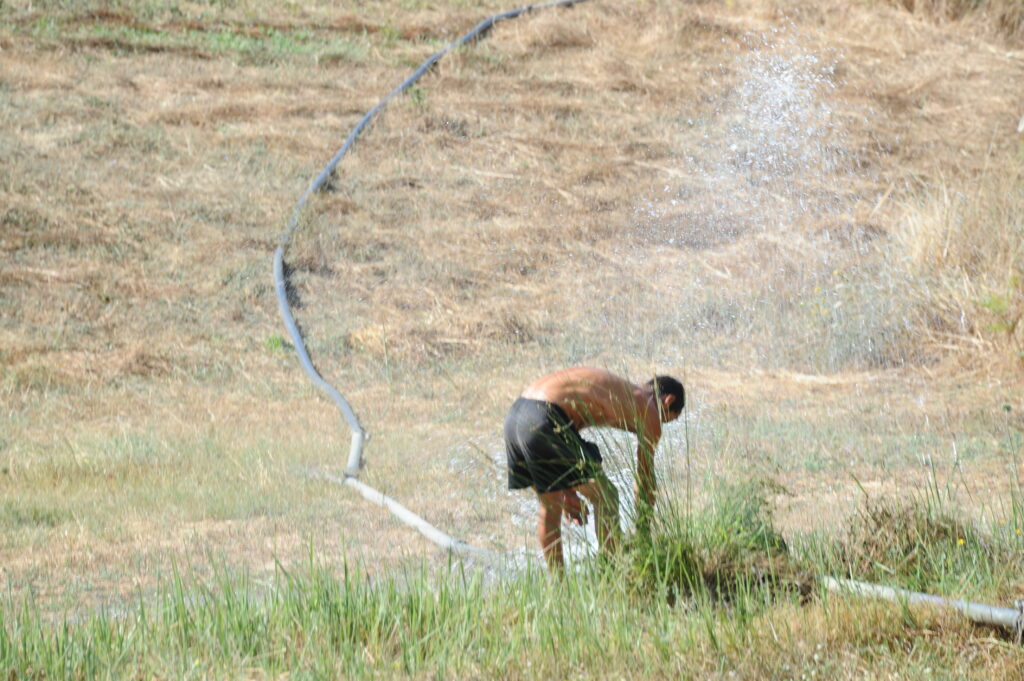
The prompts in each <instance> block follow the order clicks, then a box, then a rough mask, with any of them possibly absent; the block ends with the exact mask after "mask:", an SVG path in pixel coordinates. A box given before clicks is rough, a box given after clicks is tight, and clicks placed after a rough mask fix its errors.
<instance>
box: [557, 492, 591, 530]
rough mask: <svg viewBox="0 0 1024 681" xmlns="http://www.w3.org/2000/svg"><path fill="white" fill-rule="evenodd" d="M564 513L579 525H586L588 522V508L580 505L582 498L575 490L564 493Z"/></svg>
mask: <svg viewBox="0 0 1024 681" xmlns="http://www.w3.org/2000/svg"><path fill="white" fill-rule="evenodd" d="M562 513H563V514H564V515H565V517H566V518H567V519H568V520H570V521H572V522H574V523H576V524H577V525H585V524H586V522H587V507H586V506H584V505H583V504H581V503H580V497H579V495H578V494H576V491H575V490H566V491H565V492H563V493H562Z"/></svg>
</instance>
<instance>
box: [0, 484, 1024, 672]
mask: <svg viewBox="0 0 1024 681" xmlns="http://www.w3.org/2000/svg"><path fill="white" fill-rule="evenodd" d="M764 491H765V488H764V487H763V486H759V485H755V484H747V485H741V486H738V487H731V488H730V487H721V488H720V491H719V493H718V494H716V495H715V496H714V497H713V499H712V502H711V503H710V504H709V505H708V507H707V508H705V509H701V510H699V511H698V512H697V513H696V514H695V515H693V516H692V517H687V516H686V515H685V514H684V513H682V512H681V510H680V509H679V508H676V507H674V506H672V505H671V504H668V505H666V507H665V508H666V509H667V510H663V511H662V512H661V513H660V516H659V518H658V519H657V521H656V522H655V525H654V529H653V532H652V534H651V536H649V537H647V538H645V539H634V540H632V541H631V542H629V543H628V545H627V546H626V547H625V549H624V550H623V551H622V553H621V554H620V555H618V556H616V557H613V558H612V559H611V560H610V561H598V562H586V563H584V564H582V565H581V566H580V568H581V569H579V570H577V571H575V572H570V573H568V574H567V575H565V576H564V577H563V578H560V579H551V578H549V577H548V576H547V575H546V574H544V573H540V572H537V571H536V568H535V567H533V568H526V569H522V570H520V571H514V572H511V573H509V574H507V575H505V576H503V577H499V578H497V580H495V579H493V577H488V575H487V574H485V573H483V572H480V571H478V570H474V569H472V568H471V567H469V568H467V567H465V566H462V565H459V564H458V563H454V564H450V565H449V566H448V567H447V568H446V569H442V570H441V571H440V572H431V571H428V570H426V569H424V568H414V569H410V570H407V571H405V572H403V573H400V574H393V575H390V576H386V577H383V578H378V579H373V580H370V579H368V578H367V577H366V576H365V573H364V572H363V570H362V569H356V568H355V567H354V566H351V567H346V568H345V569H344V571H343V572H342V574H334V573H332V572H331V571H330V570H326V569H324V568H322V567H321V566H319V565H318V564H317V562H316V559H315V557H314V555H315V554H314V551H313V550H312V549H311V550H310V555H309V560H308V563H307V565H306V566H305V568H304V569H301V570H293V571H287V570H285V569H284V568H281V567H279V568H278V570H277V572H276V573H275V574H274V576H273V578H272V579H271V580H269V581H260V580H257V579H254V578H252V577H250V576H247V575H245V574H244V573H243V574H233V573H232V572H231V571H230V570H228V569H226V568H223V567H222V568H220V569H218V570H216V571H215V574H214V575H213V576H211V577H209V578H205V579H203V578H200V577H197V576H189V577H186V576H184V575H183V574H182V573H181V572H179V571H175V573H174V574H173V576H172V577H171V579H169V580H168V581H167V582H165V583H164V584H163V585H162V586H160V587H159V588H158V589H157V591H156V596H155V597H154V596H140V597H139V598H138V600H137V601H136V602H135V603H134V604H133V605H130V606H129V607H128V608H126V609H124V610H118V611H107V612H98V613H95V612H94V613H92V614H87V615H84V616H82V617H79V618H71V619H68V618H64V619H63V620H61V619H57V620H54V619H52V618H51V617H47V616H44V615H43V614H42V613H41V612H40V611H39V610H38V609H37V608H36V606H35V605H34V604H33V602H32V601H31V600H17V599H14V598H12V597H10V596H7V597H6V598H5V600H4V601H3V603H2V607H0V674H3V675H4V676H10V677H11V678H19V679H44V678H94V677H103V678H114V679H117V678H139V677H175V678H204V677H209V676H217V677H222V678H223V677H231V678H234V677H251V676H253V675H255V676H272V677H277V676H280V675H286V676H293V677H303V676H306V675H312V676H315V677H318V678H324V677H337V676H342V677H345V678H381V677H385V678H391V677H406V676H413V677H423V676H428V677H434V678H452V677H463V678H464V677H467V676H468V677H481V678H494V677H499V676H500V677H502V678H536V677H538V676H549V675H550V676H555V677H564V676H573V677H576V678H609V677H618V676H622V675H627V676H628V675H637V676H642V677H643V678H679V676H678V675H681V676H682V678H707V677H708V676H717V675H727V674H728V673H732V674H734V675H737V676H738V677H739V678H758V675H768V676H772V677H779V676H781V677H786V678H788V677H790V676H792V677H795V678H800V675H801V674H803V673H809V672H812V671H813V672H814V673H815V674H820V673H826V672H828V671H832V672H836V673H841V672H844V671H849V670H851V669H853V668H857V669H862V670H865V671H867V672H868V673H871V674H874V673H876V672H881V671H884V670H885V669H886V664H887V662H886V656H884V655H883V656H881V657H879V655H878V652H879V648H878V645H879V644H878V642H884V644H883V646H885V647H889V648H892V649H898V648H899V647H901V646H903V645H907V644H908V643H909V642H910V641H911V640H913V641H915V642H914V643H913V646H914V650H915V654H914V655H913V657H912V659H911V660H910V661H908V663H907V664H906V665H905V667H904V668H905V672H906V675H905V676H904V677H903V678H910V679H917V678H921V679H924V678H930V670H931V669H934V668H944V669H946V670H948V671H949V673H951V674H963V677H962V678H985V675H986V674H1007V673H1010V670H1012V669H1014V668H1015V667H1014V665H1018V666H1019V665H1020V664H1024V651H1022V650H1021V649H1020V648H1018V647H1015V646H1012V645H1006V646H995V647H993V648H990V649H989V654H988V655H986V656H985V659H984V661H974V662H972V661H969V660H967V659H963V658H961V657H960V656H959V655H958V654H957V651H955V650H950V649H949V647H948V646H947V645H945V644H944V643H943V642H942V640H941V639H936V638H934V637H931V636H925V637H921V634H922V633H923V632H926V631H929V630H931V629H933V628H934V627H936V626H946V627H953V628H954V629H955V628H957V627H964V626H966V625H964V624H963V623H960V622H958V621H956V620H952V621H944V620H943V618H942V617H941V616H939V615H936V614H935V613H930V612H927V611H919V612H914V613H909V612H905V611H901V609H900V608H899V607H898V606H895V605H885V606H882V605H878V604H871V603H857V602H854V601H848V600H843V599H836V598H835V597H832V598H830V597H829V596H828V595H827V594H824V593H821V592H818V591H817V590H816V589H815V588H814V586H813V584H814V579H813V577H814V575H817V574H822V573H825V572H830V571H835V570H836V569H837V568H839V567H840V566H841V565H843V566H846V567H849V568H850V574H852V575H853V576H854V577H863V576H869V577H877V576H879V575H878V573H877V571H876V568H875V567H874V566H875V565H876V564H877V563H878V561H877V560H876V559H877V558H878V556H877V555H874V554H872V553H871V551H870V550H867V551H865V550H864V549H865V547H863V546H861V547H856V546H855V545H853V544H850V545H846V546H845V547H840V546H838V545H833V546H832V547H830V548H832V549H835V550H834V551H833V552H832V553H831V554H829V552H828V551H822V550H821V548H822V546H821V545H816V546H815V550H813V551H810V550H807V549H806V548H805V549H796V550H791V549H790V548H789V547H787V545H786V543H785V542H784V541H783V540H782V539H781V537H779V535H778V534H777V533H776V531H775V530H774V529H773V527H772V522H771V517H770V514H769V513H768V508H769V507H768V504H767V503H766V501H765V499H764ZM885 507H886V508H891V507H890V506H887V505H886V506H885ZM873 508H875V509H876V510H875V511H873V513H874V515H873V517H874V518H876V519H877V518H880V517H881V516H880V515H879V514H878V513H877V508H879V507H873ZM906 511H907V513H908V514H909V516H911V517H914V518H918V521H916V524H915V527H917V528H918V529H922V528H923V527H924V526H925V525H926V524H927V523H925V525H922V524H921V523H920V519H922V518H926V517H932V515H933V513H934V512H935V511H936V509H932V508H928V507H923V506H921V505H920V504H909V505H908V506H907V507H906ZM890 519H891V517H890ZM864 529H865V530H869V531H870V530H872V529H886V530H891V529H896V530H897V533H898V531H899V530H901V529H906V528H905V527H904V526H902V525H900V524H899V523H898V522H897V523H895V524H889V523H888V522H886V523H884V524H883V525H882V526H879V527H876V526H871V527H868V526H865V527H864ZM890 536H891V535H888V534H886V535H884V536H878V537H877V538H876V540H877V541H878V542H879V543H880V544H881V543H883V542H885V541H886V540H887V539H888V538H889V537H890ZM958 537H966V538H967V540H966V541H957V538H958ZM911 541H912V542H913V543H914V552H913V553H912V554H911V555H916V558H915V561H916V563H917V565H916V567H909V566H902V567H900V566H897V568H896V569H895V570H891V572H892V573H893V574H889V575H886V576H887V577H889V579H888V580H886V581H890V582H892V583H896V584H902V585H908V584H907V581H906V578H907V577H910V576H912V575H913V576H914V578H913V580H912V581H915V580H920V578H921V576H922V574H923V573H922V569H925V566H928V567H927V570H931V572H930V573H929V575H930V577H929V578H927V579H924V580H923V581H922V584H930V583H932V579H933V578H935V577H937V576H939V574H940V573H941V574H942V576H943V578H944V579H943V580H942V583H945V584H947V585H953V584H955V583H956V580H957V579H960V580H963V581H962V586H961V588H960V589H959V590H958V594H957V595H961V596H984V597H990V598H991V597H994V596H995V595H997V594H1001V593H1002V592H1003V589H1004V588H1005V586H1006V585H1005V584H1004V578H1003V577H1002V573H1003V572H1004V571H1003V569H1002V568H1003V566H1005V565H1006V564H1010V563H1002V562H993V561H986V560H978V561H975V562H971V561H969V560H964V559H952V560H951V559H950V558H949V556H950V554H951V552H960V553H961V554H962V555H969V554H970V555H977V554H978V553H979V552H980V553H984V552H985V551H986V549H984V548H983V546H984V545H985V544H986V542H994V541H996V539H995V538H994V537H989V536H987V535H986V533H984V532H983V531H981V530H978V529H974V528H969V527H967V526H966V525H962V524H961V525H960V526H958V527H957V528H956V529H955V531H953V532H951V533H947V532H918V533H915V534H913V536H912V539H911ZM840 549H845V550H852V553H848V554H845V556H846V557H847V558H849V559H850V560H849V561H848V562H846V563H842V564H834V563H830V562H829V560H831V559H825V558H822V556H825V555H838V553H839V551H840ZM986 555H989V554H986ZM1022 558H1024V542H1021V541H1017V542H1016V543H1015V544H1006V545H1005V546H1004V547H1003V548H1002V549H1000V561H1004V560H1005V561H1018V562H1019V561H1020V560H1021V559H1022ZM862 566H863V569H861V567H862ZM840 574H843V573H842V572H841V573H840ZM866 614H867V615H869V616H865V615H866ZM800 617H811V618H814V619H816V621H818V622H819V628H818V629H817V630H813V631H809V630H805V629H803V628H802V627H801V625H800V619H799V618H800ZM943 622H945V623H943ZM761 678H763V676H762V677H761ZM1005 678H1009V677H1005Z"/></svg>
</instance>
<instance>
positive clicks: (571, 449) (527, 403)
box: [505, 367, 686, 572]
mask: <svg viewBox="0 0 1024 681" xmlns="http://www.w3.org/2000/svg"><path fill="white" fill-rule="evenodd" d="M685 403H686V393H685V391H684V390H683V385H682V384H681V383H680V382H679V381H677V380H676V379H674V378H672V377H670V376H657V377H655V378H654V379H652V380H650V381H648V382H647V383H645V384H643V385H635V384H633V383H630V382H629V381H627V380H625V379H624V378H620V377H619V376H616V375H615V374H612V373H610V372H608V371H605V370H603V369H593V368H589V367H574V368H571V369H563V370H562V371H558V372H555V373H553V374H551V375H549V376H545V377H544V378H541V379H538V380H537V381H534V382H533V383H532V384H530V385H529V386H527V388H526V389H525V390H524V391H523V393H522V395H521V396H520V397H519V399H517V400H516V401H515V404H513V405H512V409H511V410H510V411H509V413H508V416H507V417H506V419H505V449H506V452H507V455H508V486H509V489H523V488H526V487H533V488H534V490H536V492H537V498H538V500H539V502H540V506H539V509H538V516H537V538H538V539H539V540H540V546H541V549H542V550H543V551H544V558H545V560H546V561H547V564H548V569H549V570H551V571H552V572H555V571H558V570H561V569H563V568H564V564H563V562H562V543H561V538H562V528H561V521H562V514H563V513H564V514H565V515H567V516H568V517H569V518H570V519H571V520H573V521H575V522H576V523H578V524H583V523H584V522H585V521H586V512H585V510H584V508H583V507H582V506H581V505H580V497H581V496H582V497H583V498H585V499H586V500H587V501H589V502H590V504H591V506H593V508H594V517H595V524H596V528H597V538H598V542H599V544H600V546H601V549H602V550H613V549H614V548H615V547H616V545H617V542H618V536H619V533H620V528H619V500H618V494H617V493H616V491H615V487H614V486H613V485H612V484H611V482H610V481H609V480H608V478H607V477H606V476H605V474H604V472H603V471H602V470H601V452H600V450H599V449H598V447H597V445H596V444H594V443H592V442H588V441H586V440H584V439H583V438H582V437H580V433H579V431H580V429H581V428H586V427H588V426H611V427H613V428H620V429H622V430H627V431H629V432H631V433H635V434H636V436H637V448H636V462H637V474H636V481H637V482H636V508H637V513H638V527H639V526H640V522H639V521H641V520H643V519H645V518H649V517H650V512H651V510H652V509H653V507H654V497H655V492H656V491H657V482H656V480H655V478H654V448H655V447H656V446H657V444H658V440H660V439H661V424H662V423H666V422H668V421H672V420H674V419H676V418H678V417H679V414H680V413H681V412H682V410H683V406H684V405H685Z"/></svg>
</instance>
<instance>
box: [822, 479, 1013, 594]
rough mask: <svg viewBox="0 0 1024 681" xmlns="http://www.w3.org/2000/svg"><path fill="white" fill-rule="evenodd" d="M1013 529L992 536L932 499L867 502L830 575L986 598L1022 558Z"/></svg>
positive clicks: (839, 548)
mask: <svg viewBox="0 0 1024 681" xmlns="http://www.w3.org/2000/svg"><path fill="white" fill-rule="evenodd" d="M1014 524H1015V523H1014V521H1013V520H1011V522H1009V523H1006V522H1001V523H998V525H999V526H1001V527H1002V528H1003V532H1001V533H995V532H989V531H985V530H983V529H981V528H979V527H978V526H977V525H975V524H974V523H973V522H972V521H971V520H969V519H968V517H967V516H966V515H965V514H963V513H961V512H959V511H958V510H957V509H956V508H954V507H952V506H951V505H949V504H947V503H944V502H940V501H936V500H934V499H931V500H928V499H926V500H920V499H915V498H910V499H901V498H893V497H883V498H880V499H873V500H868V501H867V502H865V504H864V505H863V507H862V508H861V509H860V510H859V511H858V513H857V515H856V517H855V518H854V520H853V522H852V523H851V524H850V526H849V527H848V528H847V532H846V536H845V537H844V538H843V540H842V541H841V542H840V544H839V545H838V552H837V554H836V555H837V557H838V564H835V565H832V566H831V571H832V572H833V573H834V574H835V573H839V574H848V575H851V576H853V577H854V578H855V579H859V580H863V581H867V582H877V583H882V584H890V585H894V586H900V587H904V588H908V589H911V590H915V591H924V592H929V593H935V594H939V595H942V594H946V595H952V594H959V593H962V592H963V591H965V590H966V591H973V592H980V593H991V592H993V591H994V590H999V589H1000V588H1001V586H1002V582H1003V581H1004V578H1005V577H1006V576H1007V568H1008V566H1012V565H1019V564H1020V560H1021V557H1022V555H1024V554H1022V549H1024V543H1022V542H1021V541H1020V538H1019V537H1015V536H1013V525H1014ZM1007 526H1009V527H1010V531H1009V532H1006V530H1005V528H1006V527H1007ZM824 567H825V568H826V569H828V568H829V566H827V565H826V566H824Z"/></svg>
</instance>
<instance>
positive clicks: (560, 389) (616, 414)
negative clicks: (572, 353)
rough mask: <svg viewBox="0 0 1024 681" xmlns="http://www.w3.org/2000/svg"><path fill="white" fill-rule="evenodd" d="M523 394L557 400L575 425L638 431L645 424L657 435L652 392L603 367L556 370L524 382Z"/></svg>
mask: <svg viewBox="0 0 1024 681" xmlns="http://www.w3.org/2000/svg"><path fill="white" fill-rule="evenodd" d="M523 397H525V398H527V399H533V400H543V401H545V402H551V403H552V404H557V405H558V406H560V407H561V408H562V409H564V410H565V412H566V413H567V414H568V415H569V417H570V418H572V420H573V423H575V424H576V427H577V428H586V427H588V426H611V427H612V428H621V429H623V430H628V431H630V432H632V433H639V432H640V431H641V429H642V425H649V426H651V427H653V428H655V429H656V430H657V435H656V436H655V437H656V438H657V437H660V435H661V427H660V425H661V423H660V419H658V410H657V407H656V406H655V400H654V393H653V392H652V391H650V390H645V389H644V388H643V387H641V386H638V385H634V384H633V383H630V382H629V381H627V380H626V379H624V378H621V377H619V376H616V375H615V374H613V373H611V372H610V371H605V370H604V369H595V368H592V367H572V368H570V369H562V370H561V371H556V372H555V373H553V374H549V375H547V376H544V377H543V378H539V379H537V380H536V381H534V382H533V383H531V384H530V385H529V386H527V387H526V389H525V390H523ZM649 434H650V435H654V433H649Z"/></svg>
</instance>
